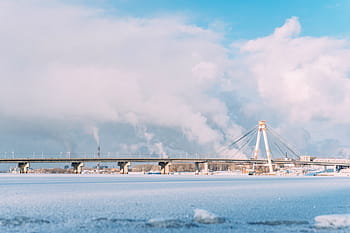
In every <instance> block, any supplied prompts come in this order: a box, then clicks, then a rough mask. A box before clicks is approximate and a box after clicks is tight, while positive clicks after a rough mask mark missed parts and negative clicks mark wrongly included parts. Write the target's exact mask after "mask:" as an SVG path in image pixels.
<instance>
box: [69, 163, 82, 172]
mask: <svg viewBox="0 0 350 233" xmlns="http://www.w3.org/2000/svg"><path fill="white" fill-rule="evenodd" d="M72 167H73V169H74V173H75V174H81V172H82V171H83V167H84V163H82V162H72Z"/></svg>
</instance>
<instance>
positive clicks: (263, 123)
mask: <svg viewBox="0 0 350 233" xmlns="http://www.w3.org/2000/svg"><path fill="white" fill-rule="evenodd" d="M266 128H267V126H266V121H259V125H258V134H257V137H256V144H255V150H254V159H257V158H258V154H259V146H260V139H261V134H262V135H263V137H264V143H265V150H266V157H267V163H268V166H269V170H270V173H273V168H272V161H271V151H270V147H269V141H268V139H267V134H266Z"/></svg>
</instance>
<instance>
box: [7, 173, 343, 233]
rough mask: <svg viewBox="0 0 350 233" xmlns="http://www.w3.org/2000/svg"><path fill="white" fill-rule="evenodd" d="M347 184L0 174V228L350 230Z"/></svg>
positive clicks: (340, 181)
mask: <svg viewBox="0 0 350 233" xmlns="http://www.w3.org/2000/svg"><path fill="white" fill-rule="evenodd" d="M349 190H350V179H349V178H347V177H258V176H255V177H254V176H189V175H188V176H175V175H171V176H161V175H36V174H0V232H201V233H202V232H337V233H338V232H348V231H349V228H348V227H347V225H348V223H349V217H348V215H346V214H348V213H350V204H349V203H350V195H348V193H349ZM327 224H328V225H327ZM333 225H334V226H336V227H331V226H333ZM328 226H330V227H328Z"/></svg>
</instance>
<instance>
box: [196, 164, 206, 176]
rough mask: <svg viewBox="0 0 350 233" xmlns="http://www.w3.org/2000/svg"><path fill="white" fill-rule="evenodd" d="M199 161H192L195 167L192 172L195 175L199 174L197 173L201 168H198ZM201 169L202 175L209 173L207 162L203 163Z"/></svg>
mask: <svg viewBox="0 0 350 233" xmlns="http://www.w3.org/2000/svg"><path fill="white" fill-rule="evenodd" d="M200 163H201V162H195V163H194V167H195V172H194V174H195V175H199V173H200V172H201V170H200V168H199V164H200ZM203 166H204V167H203V170H202V173H203V175H208V174H209V165H208V162H205V163H203Z"/></svg>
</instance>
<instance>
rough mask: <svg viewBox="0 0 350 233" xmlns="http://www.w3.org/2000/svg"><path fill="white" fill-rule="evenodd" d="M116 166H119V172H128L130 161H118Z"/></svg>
mask: <svg viewBox="0 0 350 233" xmlns="http://www.w3.org/2000/svg"><path fill="white" fill-rule="evenodd" d="M118 166H119V167H120V172H119V173H120V174H128V173H129V166H130V162H118Z"/></svg>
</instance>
